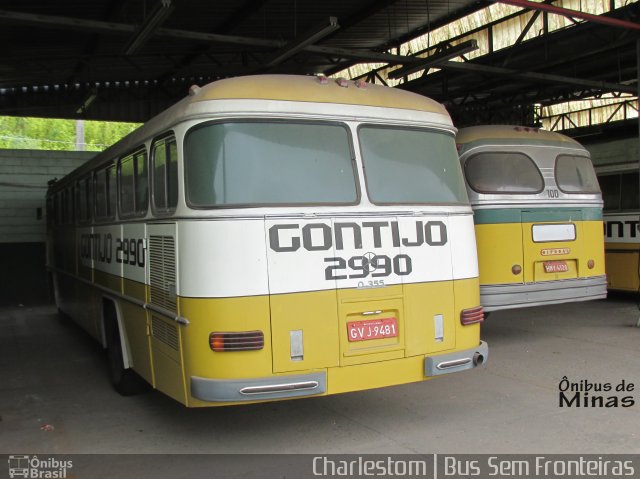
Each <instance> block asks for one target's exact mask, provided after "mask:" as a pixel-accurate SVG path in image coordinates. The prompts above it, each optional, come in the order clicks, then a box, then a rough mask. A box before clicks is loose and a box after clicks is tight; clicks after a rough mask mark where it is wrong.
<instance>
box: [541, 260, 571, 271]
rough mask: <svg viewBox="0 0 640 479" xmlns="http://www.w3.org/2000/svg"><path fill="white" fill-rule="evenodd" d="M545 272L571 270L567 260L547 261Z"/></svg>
mask: <svg viewBox="0 0 640 479" xmlns="http://www.w3.org/2000/svg"><path fill="white" fill-rule="evenodd" d="M544 271H545V273H566V272H567V271H569V265H568V264H567V262H566V261H545V262H544Z"/></svg>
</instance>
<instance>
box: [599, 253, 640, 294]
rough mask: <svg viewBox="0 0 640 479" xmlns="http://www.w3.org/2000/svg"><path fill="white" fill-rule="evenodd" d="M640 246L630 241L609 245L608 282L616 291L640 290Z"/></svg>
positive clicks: (607, 260)
mask: <svg viewBox="0 0 640 479" xmlns="http://www.w3.org/2000/svg"><path fill="white" fill-rule="evenodd" d="M639 258H640V248H639V247H638V245H635V244H629V243H616V244H615V246H613V247H611V245H607V250H606V254H605V261H606V263H607V284H608V287H609V289H611V290H616V291H630V292H634V293H637V292H638V291H640V265H639Z"/></svg>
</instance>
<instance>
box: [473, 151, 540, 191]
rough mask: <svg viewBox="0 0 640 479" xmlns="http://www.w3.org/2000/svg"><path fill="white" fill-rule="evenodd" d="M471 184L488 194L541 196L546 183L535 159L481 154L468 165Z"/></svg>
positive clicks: (516, 154)
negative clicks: (539, 194)
mask: <svg viewBox="0 0 640 479" xmlns="http://www.w3.org/2000/svg"><path fill="white" fill-rule="evenodd" d="M464 172H465V176H466V178H467V183H468V184H469V186H470V187H471V189H473V190H474V191H477V192H478V193H486V194H537V193H540V192H542V190H544V180H543V178H542V174H541V173H540V170H538V167H537V166H536V164H535V163H534V162H533V160H532V159H531V158H529V157H528V156H527V155H525V154H523V153H516V152H504V153H503V152H489V153H478V154H476V155H473V156H472V157H470V158H469V159H468V160H467V162H466V163H465V165H464Z"/></svg>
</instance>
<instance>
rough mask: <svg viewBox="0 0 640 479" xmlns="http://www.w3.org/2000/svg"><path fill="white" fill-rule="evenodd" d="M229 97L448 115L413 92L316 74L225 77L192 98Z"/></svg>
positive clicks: (215, 98) (433, 102) (443, 109)
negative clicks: (372, 107)
mask: <svg viewBox="0 0 640 479" xmlns="http://www.w3.org/2000/svg"><path fill="white" fill-rule="evenodd" d="M341 85H342V86H341ZM229 99H234V100H239V99H252V100H279V101H300V102H317V103H338V104H345V105H362V106H377V107H384V108H398V109H406V110H419V111H426V112H433V113H440V114H443V115H447V116H448V113H447V110H446V109H445V107H444V106H442V105H441V104H440V103H438V102H436V101H434V100H432V99H430V98H427V97H425V96H422V95H418V94H416V93H412V92H409V91H405V90H400V89H398V88H389V87H385V86H381V85H375V84H372V83H366V82H354V81H349V80H345V79H335V78H327V77H317V76H300V75H254V76H245V77H235V78H228V79H225V80H219V81H216V82H213V83H209V84H208V85H206V86H203V87H202V88H200V89H199V90H198V92H197V94H196V95H195V96H194V98H193V101H206V100H229Z"/></svg>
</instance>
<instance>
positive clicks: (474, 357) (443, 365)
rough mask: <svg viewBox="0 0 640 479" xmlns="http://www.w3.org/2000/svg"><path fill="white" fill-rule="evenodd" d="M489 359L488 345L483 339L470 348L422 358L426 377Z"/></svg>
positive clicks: (483, 362) (471, 366) (480, 364)
mask: <svg viewBox="0 0 640 479" xmlns="http://www.w3.org/2000/svg"><path fill="white" fill-rule="evenodd" d="M487 359H489V346H488V345H487V343H486V342H485V341H480V344H479V345H478V346H477V347H475V348H472V349H466V350H464V351H455V352H453V353H447V354H439V355H437V356H428V357H427V358H425V360H424V375H425V376H427V377H431V376H440V375H442V374H449V373H457V372H460V371H466V370H467V369H473V368H475V367H477V366H482V365H483V364H485V363H486V362H487Z"/></svg>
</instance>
